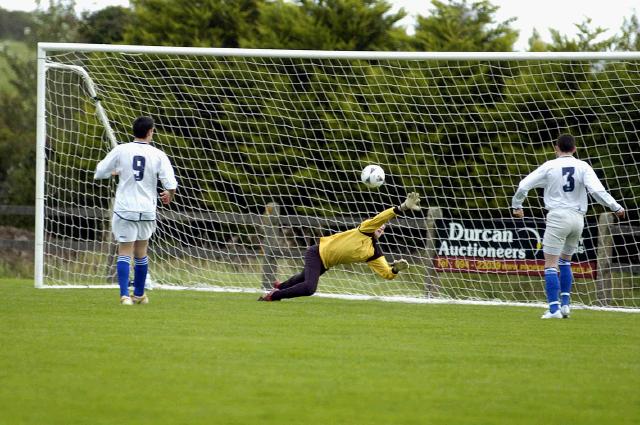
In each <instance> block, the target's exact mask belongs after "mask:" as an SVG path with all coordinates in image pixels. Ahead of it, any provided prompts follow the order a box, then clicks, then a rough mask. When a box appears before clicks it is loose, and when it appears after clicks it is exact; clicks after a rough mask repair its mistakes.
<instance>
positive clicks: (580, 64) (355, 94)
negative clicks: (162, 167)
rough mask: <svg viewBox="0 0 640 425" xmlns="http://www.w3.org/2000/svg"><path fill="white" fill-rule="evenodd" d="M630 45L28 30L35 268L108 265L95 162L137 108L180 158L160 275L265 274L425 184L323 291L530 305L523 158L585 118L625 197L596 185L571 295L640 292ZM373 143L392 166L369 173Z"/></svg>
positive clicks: (533, 236) (227, 279)
mask: <svg viewBox="0 0 640 425" xmlns="http://www.w3.org/2000/svg"><path fill="white" fill-rule="evenodd" d="M639 92H640V52H607V53H598V52H588V53H584V52H583V53H528V52H510V53H507V52H505V53H451V52H448V53H435V52H432V53H419V52H346V51H341V52H338V51H290V50H267V49H264V50H254V49H206V48H178V47H159V46H128V45H91V44H68V43H66V44H62V43H39V44H38V116H37V126H38V128H37V170H36V172H37V178H36V253H35V254H36V255H35V261H36V263H35V285H36V287H86V286H92V287H93V286H105V285H113V284H114V283H115V281H114V271H115V269H114V265H115V264H114V255H115V248H116V246H115V243H114V241H113V239H112V236H111V233H110V215H111V214H110V212H109V210H110V201H111V199H112V197H113V193H114V189H115V181H109V182H94V181H93V172H94V170H95V166H96V164H97V162H98V161H99V160H100V159H101V158H102V157H103V156H104V155H105V154H106V152H108V151H109V149H111V147H113V146H114V145H115V144H117V143H126V142H128V141H130V140H131V138H132V137H131V135H130V133H131V131H130V126H131V123H132V121H133V120H134V119H135V118H136V117H137V116H140V115H150V116H152V117H153V118H154V119H155V120H156V123H157V131H156V136H155V139H154V143H155V144H156V145H157V146H158V147H159V148H160V149H162V150H163V151H164V152H166V153H167V154H168V156H169V157H170V158H171V160H172V162H173V164H174V168H175V169H176V174H177V178H178V182H179V185H180V187H179V190H178V196H177V198H176V202H175V205H172V206H171V207H169V208H167V207H160V209H159V226H158V230H157V232H156V234H155V235H154V237H153V239H152V241H151V244H150V273H151V275H152V276H153V279H154V281H155V282H156V283H157V284H159V285H160V286H161V287H163V288H190V289H203V290H229V291H254V292H258V291H261V290H264V289H265V288H269V287H270V285H271V284H272V282H273V281H274V280H275V279H280V280H284V279H286V278H287V277H289V276H290V275H292V274H294V273H297V272H299V271H300V270H301V269H302V266H303V260H302V255H303V253H304V248H306V247H307V246H308V245H312V244H314V243H317V241H318V238H319V237H320V236H323V235H328V234H331V233H333V232H337V231H342V230H346V229H349V228H352V227H355V226H357V225H358V224H359V223H360V222H361V221H362V220H364V219H366V218H369V217H371V216H372V215H374V214H375V213H376V212H380V211H382V210H383V209H386V208H389V207H391V206H394V205H397V204H398V203H400V202H401V201H402V200H403V199H404V196H405V195H406V193H407V192H410V191H417V192H419V193H420V194H421V195H422V197H423V204H424V205H423V206H424V210H423V212H421V213H419V214H414V215H408V216H406V217H402V218H398V219H396V220H394V221H392V222H391V223H390V226H389V228H388V229H387V232H386V234H385V236H384V237H383V238H382V239H381V245H382V247H383V251H384V252H385V254H386V256H387V258H388V259H389V260H390V261H391V260H392V259H398V258H405V259H407V260H408V261H409V263H410V264H411V267H410V269H409V270H408V271H407V272H404V273H402V274H401V275H400V276H399V277H398V278H396V279H395V280H392V281H385V280H383V279H381V278H379V277H378V276H376V275H375V274H374V273H373V272H372V271H371V270H369V269H368V268H367V267H366V265H363V264H357V265H350V266H340V267H337V268H335V269H332V270H330V271H329V272H328V273H326V274H325V275H323V277H322V278H321V280H320V285H319V287H318V293H319V294H321V295H330V296H344V297H360V298H378V299H392V300H414V301H418V302H420V301H428V302H473V303H476V302H480V303H490V304H492V303H496V304H518V305H541V304H542V303H543V302H544V299H545V296H544V285H543V278H542V277H541V272H542V262H541V259H542V255H541V250H540V248H541V246H540V243H541V236H542V232H543V231H544V210H543V208H542V203H541V199H540V198H541V196H540V193H535V191H532V192H531V193H530V194H529V198H528V199H527V203H526V205H525V208H526V211H527V216H528V218H526V219H525V220H516V219H513V218H511V217H510V210H509V205H510V199H511V196H512V195H513V193H514V192H515V190H516V187H517V184H518V182H519V180H520V179H521V178H522V177H524V176H525V175H526V174H528V173H529V172H531V171H532V170H533V169H535V168H536V167H537V166H538V165H540V164H541V163H542V162H544V161H545V160H547V159H551V158H552V157H553V143H554V141H555V139H557V137H558V136H559V135H560V134H562V133H571V134H573V135H574V136H576V138H577V142H578V154H577V155H578V157H579V158H580V159H584V160H586V161H588V162H589V163H591V164H592V166H593V167H594V169H595V170H596V172H597V173H598V175H599V177H600V178H601V180H602V182H603V183H604V185H605V187H606V188H607V190H609V191H610V193H611V194H612V195H613V196H614V198H616V199H617V200H618V201H619V202H620V203H621V204H622V205H623V206H624V207H625V208H626V209H627V210H628V211H629V213H630V219H628V220H625V221H622V222H619V221H617V220H614V219H613V216H612V215H611V214H610V213H607V212H606V211H604V209H602V207H600V206H599V205H597V204H595V203H593V202H592V203H591V205H590V209H589V213H588V214H587V216H586V218H585V219H586V221H585V223H586V225H585V232H584V234H583V236H584V238H583V240H582V241H581V244H580V247H579V252H578V254H577V255H576V258H575V259H574V274H575V277H576V279H575V284H574V294H573V296H572V301H573V303H574V304H576V305H578V306H583V307H585V308H614V309H621V310H624V311H640V267H639V266H638V264H639V263H640V260H639V258H640V254H639V242H638V241H639V240H640V225H638V216H637V207H638V204H637V199H638V196H639V195H640V171H639V170H640V168H639V164H638V160H637V158H640V132H639V131H638V122H640V116H639V112H638V111H640V97H639V96H638V93H639ZM368 164H378V165H380V166H382V168H383V169H384V170H385V172H386V174H387V178H386V182H385V184H384V185H383V186H381V187H380V188H379V189H367V188H366V187H365V186H364V185H363V184H362V183H361V182H360V179H359V175H360V171H361V170H362V168H364V167H365V166H366V165H368Z"/></svg>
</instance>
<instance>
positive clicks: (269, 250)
mask: <svg viewBox="0 0 640 425" xmlns="http://www.w3.org/2000/svg"><path fill="white" fill-rule="evenodd" d="M279 215H280V208H279V207H278V204H276V203H275V202H270V203H268V204H267V206H266V208H265V212H264V215H263V216H262V238H263V239H262V249H263V251H264V263H263V265H262V287H263V288H264V289H266V290H270V289H273V282H274V281H275V280H276V276H277V273H278V257H277V255H276V251H277V250H278V248H279V241H278V227H279V218H278V216H279Z"/></svg>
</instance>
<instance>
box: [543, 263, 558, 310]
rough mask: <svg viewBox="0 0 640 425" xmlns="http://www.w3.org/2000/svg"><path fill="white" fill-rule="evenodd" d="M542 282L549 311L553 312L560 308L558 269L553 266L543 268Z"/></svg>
mask: <svg viewBox="0 0 640 425" xmlns="http://www.w3.org/2000/svg"><path fill="white" fill-rule="evenodd" d="M544 282H545V288H546V290H547V301H549V311H550V312H551V313H555V312H556V311H558V309H559V308H560V307H559V304H560V301H558V296H559V295H560V294H559V292H560V282H559V281H558V270H556V268H555V267H549V268H548V269H544Z"/></svg>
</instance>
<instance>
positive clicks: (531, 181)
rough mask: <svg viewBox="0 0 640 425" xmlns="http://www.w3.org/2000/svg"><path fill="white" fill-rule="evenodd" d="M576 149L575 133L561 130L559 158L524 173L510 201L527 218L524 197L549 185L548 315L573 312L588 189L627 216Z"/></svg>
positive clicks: (546, 195)
mask: <svg viewBox="0 0 640 425" xmlns="http://www.w3.org/2000/svg"><path fill="white" fill-rule="evenodd" d="M575 151H576V142H575V139H574V138H573V136H571V135H569V134H563V135H561V136H560V137H559V138H558V141H557V142H556V145H555V152H556V159H553V160H550V161H547V162H545V163H544V164H542V165H541V166H540V167H538V168H537V169H536V170H534V171H533V172H532V173H531V174H529V175H528V176H527V177H525V178H524V179H522V181H521V182H520V184H519V185H518V190H517V192H516V194H515V195H514V197H513V199H512V201H511V207H512V208H513V210H512V214H513V215H514V216H515V217H518V218H522V217H524V211H523V210H522V203H523V201H524V200H525V198H526V196H527V193H528V192H529V190H531V189H533V188H536V187H542V188H544V207H545V209H546V210H548V213H547V219H546V228H545V232H544V237H543V242H542V246H543V248H542V250H543V252H544V279H545V290H546V293H547V300H548V302H549V310H548V311H546V312H545V313H544V314H543V315H542V318H543V319H560V318H568V317H569V314H570V307H569V303H570V295H571V285H572V283H573V274H572V273H571V256H572V255H573V254H574V253H575V251H576V249H577V247H578V241H579V240H580V237H581V236H582V229H583V227H584V215H585V213H586V212H587V191H588V192H589V193H590V194H591V196H592V197H593V198H594V199H595V200H596V201H597V202H598V203H599V204H601V205H603V206H605V207H607V208H609V209H610V210H611V211H612V212H613V213H615V215H616V216H618V218H624V216H625V211H624V208H622V207H621V206H620V204H618V203H617V202H616V201H615V200H614V199H613V197H612V196H611V195H610V194H609V193H607V191H606V190H605V188H604V186H602V183H601V182H600V180H599V179H598V177H597V176H596V173H595V172H594V171H593V168H591V166H590V165H589V164H587V163H586V162H584V161H580V160H579V159H576V158H575V157H574V156H573V154H574V153H575ZM558 269H559V272H560V276H559V277H558Z"/></svg>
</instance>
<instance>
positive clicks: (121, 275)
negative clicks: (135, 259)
mask: <svg viewBox="0 0 640 425" xmlns="http://www.w3.org/2000/svg"><path fill="white" fill-rule="evenodd" d="M130 268H131V257H128V256H126V255H118V262H117V263H116V269H117V270H118V285H120V296H121V297H124V296H127V297H128V296H129V270H130Z"/></svg>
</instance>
